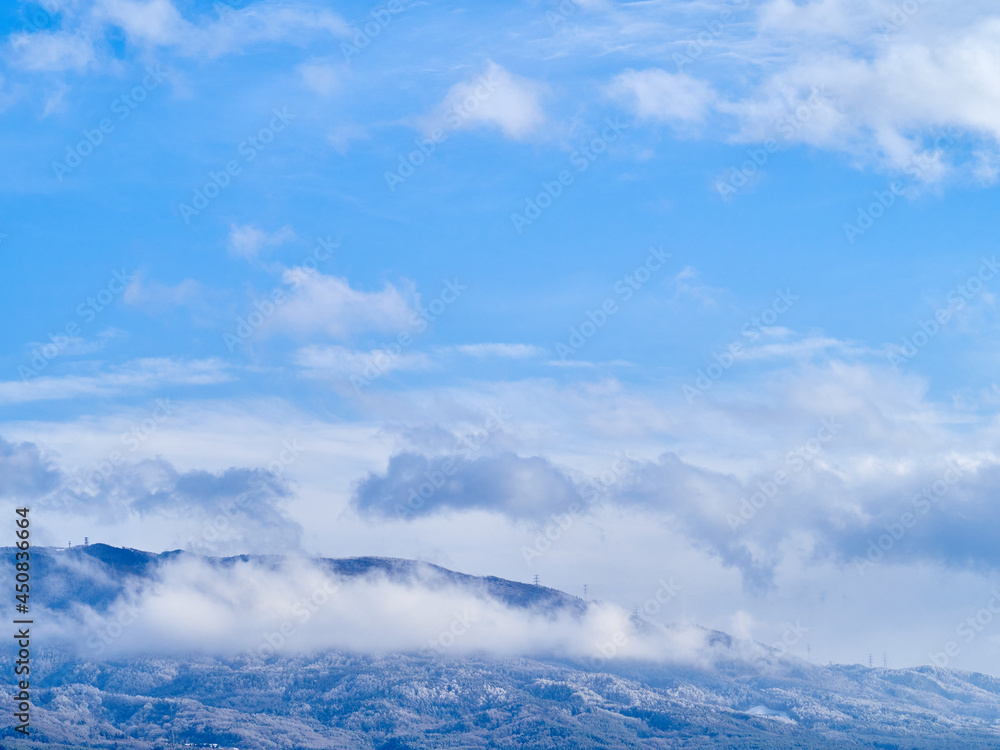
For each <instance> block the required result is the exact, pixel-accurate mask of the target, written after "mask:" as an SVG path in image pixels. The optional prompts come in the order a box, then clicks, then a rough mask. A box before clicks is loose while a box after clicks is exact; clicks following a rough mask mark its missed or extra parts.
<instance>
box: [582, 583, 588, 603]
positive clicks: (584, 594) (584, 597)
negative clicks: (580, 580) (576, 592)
mask: <svg viewBox="0 0 1000 750" xmlns="http://www.w3.org/2000/svg"><path fill="white" fill-rule="evenodd" d="M583 599H584V601H586V600H587V584H583Z"/></svg>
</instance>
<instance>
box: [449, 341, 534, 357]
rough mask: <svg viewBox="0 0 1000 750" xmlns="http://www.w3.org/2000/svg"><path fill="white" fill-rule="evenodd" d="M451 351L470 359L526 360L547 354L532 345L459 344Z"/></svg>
mask: <svg viewBox="0 0 1000 750" xmlns="http://www.w3.org/2000/svg"><path fill="white" fill-rule="evenodd" d="M451 349H453V350H454V351H456V352H458V353H459V354H465V355H467V356H469V357H508V358H511V359H525V358H527V357H537V356H539V355H542V354H545V350H544V349H542V348H541V347H538V346H533V345H532V344H459V345H457V346H453V347H451Z"/></svg>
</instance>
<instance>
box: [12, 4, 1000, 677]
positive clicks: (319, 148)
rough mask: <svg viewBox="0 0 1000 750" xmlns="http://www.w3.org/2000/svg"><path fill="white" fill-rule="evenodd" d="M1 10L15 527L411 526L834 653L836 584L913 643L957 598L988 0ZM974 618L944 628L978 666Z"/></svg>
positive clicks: (983, 575) (844, 606) (280, 529)
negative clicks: (675, 588)
mask: <svg viewBox="0 0 1000 750" xmlns="http://www.w3.org/2000/svg"><path fill="white" fill-rule="evenodd" d="M2 12H3V17H2V20H0V23H2V29H3V35H4V41H3V55H2V65H3V71H2V79H0V108H2V113H3V130H4V143H5V146H6V147H5V148H4V149H2V150H0V159H2V168H3V171H4V174H5V175H6V176H7V179H6V180H4V183H3V188H2V189H3V198H4V210H3V212H2V214H0V233H2V234H3V235H4V236H3V238H2V241H0V262H2V268H3V274H2V277H0V278H2V279H3V295H2V305H3V313H4V319H5V320H6V325H5V326H4V331H5V335H4V336H3V337H2V339H0V366H2V368H3V373H0V409H2V412H0V413H2V414H3V425H2V426H0V437H2V438H3V440H4V442H3V443H0V448H2V451H0V460H2V461H4V462H5V465H6V469H5V471H6V472H8V474H9V476H10V477H11V478H10V479H9V480H8V481H7V483H6V485H3V484H0V492H2V494H3V495H4V496H5V498H6V500H7V501H8V502H9V503H11V504H20V503H23V502H31V503H33V504H35V505H37V506H38V507H39V508H40V510H41V511H42V512H43V514H44V515H43V520H42V521H40V523H39V525H38V529H39V530H38V534H39V539H40V540H42V541H44V542H47V543H51V544H65V542H66V540H67V539H74V540H77V541H79V540H80V538H81V537H82V536H83V535H84V534H87V533H88V532H89V536H90V537H91V539H102V540H105V541H108V542H111V543H115V544H124V545H128V546H135V547H144V548H150V549H171V548H176V547H181V546H189V547H191V546H199V545H200V546H201V547H203V548H205V549H208V548H211V550H212V551H217V552H220V553H232V552H236V551H240V552H242V551H281V550H286V551H287V550H297V549H302V550H305V551H307V552H310V553H316V554H324V555H350V554H386V555H398V556H406V557H422V558H425V559H430V560H433V561H435V562H440V563H441V564H445V565H449V566H452V567H456V568H459V569H462V570H466V571H469V572H475V573H491V574H498V575H506V576H509V577H512V578H517V579H520V580H530V579H531V577H532V576H533V575H534V574H535V573H538V574H540V575H541V576H542V577H543V579H544V580H545V581H547V582H548V583H550V584H551V585H553V586H558V587H560V588H563V589H566V590H569V591H572V592H573V593H579V589H580V588H581V587H582V584H583V583H585V582H586V583H589V586H590V590H591V591H592V592H597V595H598V596H602V597H604V598H608V599H616V600H617V599H621V601H620V602H619V603H621V604H623V605H624V606H630V605H631V603H632V601H631V600H633V599H634V600H637V601H641V600H643V599H645V598H647V594H646V589H647V588H648V587H649V586H653V589H654V590H655V586H656V585H658V584H657V581H658V580H659V577H660V576H661V575H663V574H666V573H668V572H671V571H673V572H675V573H676V574H677V576H678V578H679V579H680V578H682V577H686V583H685V582H681V585H682V589H683V592H684V593H682V595H681V596H680V597H679V598H678V600H677V601H678V602H679V604H678V605H677V606H678V609H677V610H676V611H674V612H671V613H667V614H664V615H663V617H664V618H666V619H669V618H670V617H674V618H678V619H687V620H691V621H696V622H699V623H702V624H705V625H710V626H714V627H720V628H723V629H727V630H731V631H735V632H738V633H741V634H745V635H748V636H750V637H755V638H758V639H760V640H763V641H765V642H769V641H770V640H772V639H773V638H776V637H778V636H779V635H780V633H781V632H782V629H783V628H784V627H785V626H784V625H783V623H784V622H786V621H787V620H789V619H794V618H806V617H808V618H811V619H810V622H811V623H812V624H811V625H810V627H811V628H812V629H813V632H814V634H815V636H814V638H813V649H814V653H818V654H819V657H818V658H821V659H834V660H842V661H855V660H860V659H861V656H860V655H857V654H854V651H856V650H857V648H858V647H857V640H858V639H857V638H854V637H853V636H852V637H851V638H846V637H845V636H844V635H843V633H844V632H845V627H847V626H846V625H845V623H852V625H851V627H856V628H861V629H862V631H863V633H862V636H863V637H862V638H861V640H863V641H864V642H865V644H866V645H864V646H863V647H862V648H863V650H864V649H867V650H871V651H876V652H877V651H879V650H880V649H881V650H885V649H891V648H892V645H893V644H901V645H896V646H895V648H898V649H900V650H901V651H903V653H900V655H899V657H898V658H899V660H900V662H901V663H922V662H926V661H927V654H928V653H930V652H931V651H934V650H935V649H938V650H939V649H940V643H941V642H945V641H947V640H948V638H949V637H952V636H949V633H953V631H954V627H953V626H954V625H955V623H957V622H960V621H961V620H962V618H963V617H965V616H967V615H968V614H969V613H970V612H972V613H975V611H976V610H977V609H978V607H979V606H980V603H979V602H980V599H982V601H984V602H985V601H987V600H989V592H990V588H991V587H992V586H993V585H996V583H997V575H996V570H997V567H998V565H1000V558H998V557H997V555H996V552H995V549H994V547H995V545H994V544H993V543H992V539H993V536H994V535H993V534H992V532H993V531H994V530H995V529H996V524H997V523H998V522H1000V515H998V513H997V511H996V510H995V508H996V504H995V499H994V498H995V492H994V489H995V486H996V478H997V476H998V473H997V464H998V458H997V453H996V447H995V445H996V424H997V421H996V413H997V408H998V405H1000V386H997V385H996V378H995V375H994V373H995V371H996V367H995V365H996V354H995V351H994V350H995V345H996V342H997V340H998V325H997V323H998V319H997V300H996V296H995V295H996V293H997V289H998V288H1000V279H997V278H994V276H995V272H994V270H993V269H994V265H993V264H994V262H995V261H994V258H995V252H996V240H995V237H996V231H995V230H996V224H997V221H996V219H995V218H994V217H995V203H996V199H997V176H998V168H1000V153H998V149H997V136H998V133H1000V100H998V98H997V93H996V86H995V83H994V82H995V81H996V80H997V76H998V74H1000V63H998V62H997V61H998V60H1000V18H997V17H995V16H992V15H991V12H992V11H991V10H990V6H989V5H987V4H985V3H978V2H972V1H968V2H965V1H963V2H958V3H950V4H948V7H943V6H939V5H935V4H932V3H921V2H917V0H913V1H912V2H911V3H909V4H908V5H905V6H903V5H896V4H893V3H889V2H881V1H876V0H868V1H866V2H862V1H861V0H814V1H813V2H808V3H793V2H791V0H769V1H768V2H747V3H743V2H719V3H707V2H704V3H703V2H686V3H661V2H645V3H617V2H612V0H586V2H583V0H578V1H577V2H573V0H564V2H563V3H562V4H561V5H559V4H556V3H554V2H537V3H536V2H528V3H514V4H510V3H503V4H500V3H480V4H476V5H471V6H469V5H463V4H460V3H443V4H428V3H419V2H400V3H398V4H393V5H391V6H390V5H368V4H366V3H338V4H324V3H309V2H301V3H300V2H270V1H268V0H258V1H257V2H242V3H232V4H230V5H225V4H216V5H212V4H209V3H192V2H173V1H172V0H96V1H94V2H90V1H87V2H85V1H83V0H79V1H78V0H61V1H60V2H58V3H56V2H55V0H53V2H51V3H49V4H47V5H38V4H34V3H18V4H9V5H7V6H5V8H4V10H3V11H2ZM366 29H367V31H366ZM375 32H377V33H375ZM199 195H200V196H207V198H205V199H204V201H203V199H202V198H201V197H197V196H199ZM553 195H554V197H551V196H553ZM536 206H537V207H539V208H537V210H536V208H535V207H536ZM192 208H193V209H196V210H195V211H192V210H190V209H192ZM90 300H93V303H91V301H90ZM935 315H937V316H939V320H938V322H937V323H935V322H934V318H935ZM911 345H912V346H911ZM567 347H568V349H569V351H567ZM164 403H166V404H167V407H166V408H164V407H163V404H164ZM498 413H499V414H501V415H505V416H503V419H499V420H498V419H495V418H494V422H493V423H491V422H490V419H491V416H490V415H491V414H494V415H495V414H498ZM825 419H826V420H829V419H833V420H835V422H836V424H837V425H840V426H839V427H837V429H836V431H835V432H836V434H835V435H832V436H831V438H830V439H829V440H822V441H820V438H819V437H817V435H818V433H819V431H820V430H821V429H822V425H823V420H825ZM491 424H493V427H489V426H487V425H491ZM497 425H502V426H497ZM494 427H495V429H494ZM136 430H138V432H136ZM129 434H132V435H133V436H136V435H139V436H141V440H140V439H138V438H136V437H133V439H132V440H129V439H128V438H127V436H128V435H129ZM477 435H478V436H480V437H481V439H479V438H475V437H474V436H477ZM470 440H471V442H470ZM286 441H299V442H298V443H296V445H301V446H303V447H302V449H301V450H299V449H298V448H297V449H296V450H295V451H291V452H289V449H288V448H287V447H285V442H286ZM809 441H813V443H812V444H813V445H817V446H819V449H818V451H811V450H809V449H803V448H802V446H806V445H807V444H809ZM816 441H820V442H816ZM470 445H471V446H472V447H469V446H470ZM133 446H134V450H133ZM463 446H464V447H463ZM796 450H806V454H807V455H806V454H801V455H800V457H801V461H800V462H796V461H794V460H790V459H789V458H788V456H789V454H790V453H794V451H796ZM624 451H628V452H629V453H628V455H629V456H632V457H633V458H630V459H629V461H628V462H626V463H625V464H623V463H622V462H621V459H616V456H618V455H619V454H622V452H624ZM112 455H118V456H119V458H116V459H111V458H109V457H111V456H112ZM282 456H284V457H285V458H288V459H289V460H287V461H286V460H285V459H284V458H281V457H282ZM445 460H451V461H454V462H457V463H454V465H453V468H454V469H455V471H454V474H453V475H452V474H449V476H448V477H447V480H448V484H447V486H446V487H444V488H443V489H442V488H440V487H436V488H434V491H433V493H432V496H431V497H430V498H429V499H428V500H427V501H426V502H424V503H422V504H421V505H420V507H418V508H410V510H409V511H408V512H406V513H404V514H403V515H402V516H400V514H398V513H396V514H394V513H393V508H394V507H396V506H398V505H399V504H400V502H403V503H404V505H405V499H406V498H407V497H408V496H409V495H410V493H411V492H412V491H413V490H414V489H416V488H419V486H420V485H421V483H422V482H423V481H424V479H423V478H422V476H423V474H424V473H425V472H430V473H431V474H433V473H434V472H435V471H438V470H439V469H440V464H441V462H442V461H445ZM616 461H618V466H619V467H621V466H627V470H622V471H617V470H614V469H611V468H608V467H612V466H613V465H615V462H616ZM109 462H110V463H113V464H114V465H113V467H112V468H111V469H109V470H108V471H106V472H104V473H102V472H101V471H99V470H98V467H101V466H107V465H108V464H109ZM800 464H801V465H800ZM450 465H451V464H450ZM949 467H958V469H957V472H958V473H957V474H954V476H957V477H959V479H958V480H957V481H956V482H955V483H954V485H953V484H951V483H948V484H947V487H946V491H945V492H942V493H941V494H940V496H935V498H934V500H935V502H934V503H933V504H932V505H930V506H929V508H930V509H929V510H927V511H926V513H918V514H917V516H916V517H915V519H914V520H913V525H912V527H911V526H906V531H905V533H902V535H901V536H900V538H899V539H895V538H891V539H890V542H891V543H890V544H889V547H890V549H888V550H883V551H884V552H885V554H884V555H883V556H881V557H879V559H878V560H877V561H874V560H871V559H869V558H868V557H867V556H868V554H869V551H870V549H871V548H870V543H871V542H872V540H876V543H877V540H879V539H880V538H881V537H882V536H883V535H884V534H887V533H888V534H890V535H891V530H892V529H894V528H897V527H896V526H895V525H894V524H896V523H897V522H898V521H899V518H900V517H901V515H902V514H904V513H907V512H910V511H911V510H912V507H913V506H914V503H915V502H916V501H915V500H914V499H913V498H914V496H915V494H916V493H917V492H918V491H920V490H921V489H922V488H927V487H933V486H934V483H935V482H940V481H944V480H942V479H941V478H942V477H945V476H946V475H947V476H949V477H950V476H952V474H948V472H949V471H953V473H954V470H953V469H951V468H949ZM783 468H784V469H786V470H788V469H791V473H790V479H788V482H787V485H783V487H782V489H781V490H780V491H779V492H777V493H776V494H775V495H774V496H773V497H767V498H765V501H764V505H763V507H761V508H760V509H758V510H756V511H755V512H753V513H752V514H751V518H750V519H744V520H746V521H747V523H745V524H740V525H738V527H737V528H733V526H732V524H730V523H729V522H728V521H727V518H730V517H732V516H733V514H734V513H736V514H738V513H739V509H740V508H741V507H742V505H741V504H742V503H743V501H744V500H745V499H746V498H749V497H752V496H753V493H754V492H757V491H758V489H757V488H758V487H759V486H760V484H761V483H762V482H763V483H766V482H768V481H770V480H771V479H773V477H774V473H775V472H776V471H781V470H782V469H783ZM418 469H419V470H418ZM609 471H610V472H611V473H610V474H608V473H607V472H609ZM95 472H96V474H95ZM602 473H604V474H605V475H606V476H610V477H612V481H609V482H601V481H600V480H599V479H596V480H595V477H596V478H599V477H600V476H601V474H602ZM262 476H263V477H265V479H266V481H264V480H260V477H262ZM81 477H82V478H84V479H87V478H89V480H88V482H85V483H84V484H83V485H81V484H80V479H81ZM95 477H96V478H95ZM255 478H256V479H257V480H260V481H258V486H256V489H255V490H254V492H256V493H257V494H255V495H254V498H255V499H254V501H253V504H252V505H250V506H247V507H242V506H241V507H240V508H239V509H238V511H236V512H235V515H233V517H232V518H230V519H229V520H227V522H226V530H225V533H223V534H221V536H220V535H218V534H216V535H212V536H213V539H211V540H208V539H207V538H206V532H205V528H206V524H210V523H211V522H212V519H214V518H218V516H219V513H220V512H223V513H224V510H225V508H226V507H228V506H227V505H226V504H227V503H230V502H231V501H232V498H234V497H237V496H238V495H239V493H240V491H241V489H245V488H246V486H248V483H249V482H253V481H254V480H255ZM595 481H596V482H597V484H596V485H595ZM261 482H262V483H261ZM595 487H596V490H595V492H588V491H587V490H588V488H590V489H594V488H595ZM372 488H377V489H378V493H377V495H378V496H375V495H372V494H371V493H372V492H374V490H373V489H372ZM67 492H70V493H71V496H72V497H73V498H74V499H73V500H72V502H68V501H66V500H65V498H66V497H68V495H67V494H66V493H67ZM592 498H596V500H595V499H592ZM575 502H579V503H580V504H581V508H582V510H581V515H580V516H579V518H578V519H576V520H574V523H573V525H572V526H571V528H570V530H569V531H567V532H566V533H565V535H564V536H563V537H561V541H560V543H559V544H555V545H554V547H553V549H552V550H548V551H546V553H545V554H544V555H542V556H541V557H538V558H533V557H531V556H530V555H528V556H526V555H525V554H524V551H523V550H524V549H525V548H526V546H527V548H529V549H531V548H532V545H533V544H534V543H535V542H534V540H536V539H537V535H538V534H539V533H543V532H544V530H545V529H546V528H552V527H551V523H552V517H553V515H556V516H560V517H564V516H565V513H566V512H567V508H568V507H569V506H570V505H572V504H574V503H575ZM574 518H576V517H575V516H574ZM987 532H989V533H987ZM209 542H210V543H209ZM872 556H873V557H874V556H877V555H875V554H874V553H872ZM865 560H868V562H871V563H872V566H871V568H870V569H869V568H868V567H867V566H865V565H864V561H865ZM859 561H860V565H859ZM647 579H648V580H647ZM915 579H920V580H923V581H925V585H924V587H923V588H921V589H920V590H919V591H918V590H913V591H911V592H910V593H907V594H903V593H900V587H903V588H904V589H906V587H908V586H912V581H913V580H915ZM893 597H894V598H895V599H893V600H894V601H895V604H894V606H893V607H892V608H891V611H886V610H885V608H884V607H882V605H881V603H883V602H885V601H887V599H889V598H893ZM896 600H898V601H896ZM807 611H808V614H807V613H806V612H807ZM803 621H805V619H803ZM858 622H862V623H864V625H863V626H861V625H857V623H858ZM914 623H916V624H914ZM904 624H905V625H906V633H907V634H906V635H905V637H904V636H901V635H900V634H899V633H900V629H901V628H902V627H903V625H904ZM852 632H853V631H852ZM998 639H1000V631H996V633H992V634H991V633H989V632H986V633H984V635H983V636H981V637H980V638H979V639H978V640H976V641H975V643H974V644H972V645H970V646H969V648H967V649H966V650H965V651H964V652H963V656H962V657H961V658H962V659H964V661H962V662H960V665H961V666H966V667H970V668H971V667H977V668H990V669H993V670H996V669H1000V661H997V660H996V658H995V657H994V656H992V654H994V653H995V648H994V646H995V644H996V643H998V642H1000V640H998ZM866 652H867V651H866ZM990 659H993V661H990Z"/></svg>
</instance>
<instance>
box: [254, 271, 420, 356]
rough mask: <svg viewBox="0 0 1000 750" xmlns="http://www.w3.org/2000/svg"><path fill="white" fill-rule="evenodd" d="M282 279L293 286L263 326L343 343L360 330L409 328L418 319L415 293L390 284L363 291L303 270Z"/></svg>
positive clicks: (335, 279) (289, 273)
mask: <svg viewBox="0 0 1000 750" xmlns="http://www.w3.org/2000/svg"><path fill="white" fill-rule="evenodd" d="M285 281H286V282H287V283H288V284H289V285H291V286H293V287H294V288H293V289H292V291H291V292H290V293H289V299H288V301H287V302H285V303H284V304H282V305H280V306H279V307H278V308H277V311H276V312H275V314H274V316H273V317H272V318H271V319H270V320H269V321H268V323H267V326H268V327H269V328H273V329H276V330H280V331H286V332H290V333H294V334H298V335H305V334H312V333H325V334H328V335H330V336H333V337H335V338H340V339H343V338H347V337H349V336H351V335H353V334H355V333H358V332H361V331H383V332H396V331H402V330H410V329H412V328H413V327H414V325H416V324H417V323H419V321H420V318H419V316H418V313H417V312H416V310H415V309H414V305H415V304H416V302H417V295H416V294H415V293H413V292H412V290H409V289H408V290H406V291H405V292H401V291H400V290H399V289H397V288H396V287H395V286H393V285H392V284H390V283H386V284H385V286H384V287H383V288H382V290H381V291H377V292H365V291H361V290H358V289H352V288H351V285H350V284H349V283H348V281H347V279H344V278H340V277H337V276H326V275H324V274H321V273H319V272H318V271H315V270H312V269H308V268H296V269H289V270H286V271H285Z"/></svg>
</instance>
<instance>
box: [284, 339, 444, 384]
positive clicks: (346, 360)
mask: <svg viewBox="0 0 1000 750" xmlns="http://www.w3.org/2000/svg"><path fill="white" fill-rule="evenodd" d="M295 364H297V365H298V366H299V367H301V368H303V369H304V370H305V371H306V374H307V375H309V376H310V377H315V378H344V379H346V378H350V377H351V376H352V375H359V376H364V373H365V371H366V370H370V371H371V372H374V373H378V374H385V373H387V372H391V371H393V370H426V369H429V368H430V367H432V363H431V360H430V358H428V357H427V355H426V354H422V353H420V352H395V351H390V350H388V349H372V350H371V351H357V350H354V349H348V348H346V347H343V346H335V345H333V346H319V345H314V346H307V347H303V348H302V349H300V350H299V351H298V353H297V354H296V355H295Z"/></svg>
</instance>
